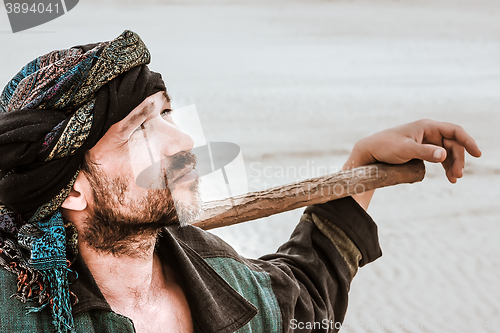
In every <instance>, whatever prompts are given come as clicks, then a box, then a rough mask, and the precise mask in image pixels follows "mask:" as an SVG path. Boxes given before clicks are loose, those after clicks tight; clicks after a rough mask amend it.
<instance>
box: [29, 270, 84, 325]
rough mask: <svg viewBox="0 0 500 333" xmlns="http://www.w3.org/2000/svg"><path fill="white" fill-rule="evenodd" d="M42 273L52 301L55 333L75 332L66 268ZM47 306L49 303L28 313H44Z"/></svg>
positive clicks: (30, 309) (33, 308)
mask: <svg viewBox="0 0 500 333" xmlns="http://www.w3.org/2000/svg"><path fill="white" fill-rule="evenodd" d="M41 273H42V275H43V282H44V285H45V287H46V288H47V289H48V293H49V297H50V300H51V301H50V302H51V303H50V308H51V313H52V324H53V325H54V328H55V332H57V333H68V332H74V329H73V328H74V323H73V315H72V314H71V308H72V307H71V301H70V296H69V287H68V278H67V272H66V268H63V269H60V268H59V269H58V268H54V269H47V270H44V271H42V272H41ZM47 305H49V303H46V304H44V305H43V306H41V307H30V308H28V313H33V312H39V311H42V310H43V309H44V308H45V307H46V306H47Z"/></svg>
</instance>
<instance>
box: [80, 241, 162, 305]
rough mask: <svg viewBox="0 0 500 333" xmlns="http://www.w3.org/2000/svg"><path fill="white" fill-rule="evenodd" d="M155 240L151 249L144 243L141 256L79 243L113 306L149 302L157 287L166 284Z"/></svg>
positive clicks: (86, 260)
mask: <svg viewBox="0 0 500 333" xmlns="http://www.w3.org/2000/svg"><path fill="white" fill-rule="evenodd" d="M155 241H156V240H155V239H152V240H151V242H150V246H149V247H147V248H144V247H143V246H141V248H142V251H141V255H131V252H128V253H127V254H119V255H117V254H112V253H106V252H102V251H96V250H94V249H93V248H91V247H89V246H88V245H87V244H85V243H84V244H79V251H80V254H81V256H82V259H83V260H84V261H85V263H86V265H87V267H88V268H89V270H90V272H91V273H92V275H93V277H94V280H95V281H96V283H97V285H98V286H99V289H100V290H101V292H102V293H103V295H104V297H105V298H106V300H107V301H108V303H109V304H110V305H111V307H112V308H116V307H128V306H132V305H134V306H137V305H140V304H146V303H147V302H149V301H150V298H151V297H154V295H155V290H156V291H157V290H158V288H162V287H164V285H165V283H166V280H165V278H166V277H165V275H164V272H163V269H162V264H161V261H160V258H159V257H158V254H156V252H155V251H154V248H155V246H154V245H155Z"/></svg>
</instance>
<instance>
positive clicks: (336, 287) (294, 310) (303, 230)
mask: <svg viewBox="0 0 500 333" xmlns="http://www.w3.org/2000/svg"><path fill="white" fill-rule="evenodd" d="M381 255H382V252H381V249H380V246H379V243H378V236H377V226H376V224H375V223H374V222H373V220H372V219H371V217H370V216H369V215H368V214H367V213H366V212H365V210H364V209H363V208H361V207H360V206H359V205H358V203H357V202H356V201H355V200H354V199H352V198H351V197H347V198H343V199H339V200H334V201H330V202H327V203H325V204H320V205H313V206H310V207H307V208H306V210H305V211H304V214H303V215H302V217H301V219H300V222H299V224H298V225H297V227H296V229H295V230H294V232H293V233H292V235H291V237H290V239H289V240H288V241H287V242H286V243H285V244H283V245H282V246H281V247H280V248H279V249H278V251H277V252H276V253H274V254H269V255H265V256H263V257H261V258H260V260H259V262H260V265H259V266H261V268H262V269H264V270H266V271H267V272H268V273H269V275H270V277H271V282H272V289H273V291H274V293H275V295H276V298H277V300H278V303H279V307H280V310H281V315H282V320H283V325H282V327H283V332H337V331H338V329H339V327H340V326H341V323H342V322H343V320H344V317H345V313H346V310H347V301H348V292H349V289H350V284H351V281H352V279H353V277H354V275H355V274H356V272H357V270H358V268H359V267H361V266H364V265H366V264H367V263H369V262H372V261H374V260H375V259H377V258H378V257H380V256H381Z"/></svg>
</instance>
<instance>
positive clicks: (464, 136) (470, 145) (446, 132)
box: [424, 121, 481, 157]
mask: <svg viewBox="0 0 500 333" xmlns="http://www.w3.org/2000/svg"><path fill="white" fill-rule="evenodd" d="M430 127H431V133H425V134H424V135H425V136H426V137H427V138H429V139H430V138H431V137H433V136H434V138H433V140H432V141H435V140H436V135H435V134H437V133H432V132H435V130H437V132H438V133H439V134H440V136H441V137H442V138H444V139H449V140H454V141H456V142H458V143H459V144H460V145H461V146H462V147H464V148H465V150H467V152H468V153H469V154H470V155H471V156H474V157H480V156H481V150H479V147H478V146H477V144H476V141H475V140H474V139H473V138H472V136H470V135H469V134H468V133H467V132H466V131H465V130H464V129H463V128H462V127H461V126H458V125H455V124H452V123H445V122H437V121H431V125H430ZM432 143H434V144H440V142H432Z"/></svg>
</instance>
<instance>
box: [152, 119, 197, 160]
mask: <svg viewBox="0 0 500 333" xmlns="http://www.w3.org/2000/svg"><path fill="white" fill-rule="evenodd" d="M165 126H166V127H167V128H166V129H165V130H162V131H161V132H160V133H158V134H159V139H160V145H161V148H160V149H161V153H162V155H163V156H174V155H175V154H178V153H180V152H188V151H190V150H191V149H193V147H194V140H193V138H192V137H191V136H190V135H189V134H187V133H186V132H184V131H182V130H181V129H180V128H179V127H177V126H176V125H175V124H167V125H165Z"/></svg>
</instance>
